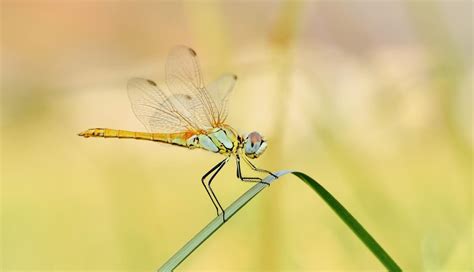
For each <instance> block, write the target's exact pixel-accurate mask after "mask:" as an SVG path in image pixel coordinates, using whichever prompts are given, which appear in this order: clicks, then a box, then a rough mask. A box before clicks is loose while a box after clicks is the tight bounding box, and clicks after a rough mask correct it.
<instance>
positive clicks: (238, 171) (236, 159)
mask: <svg viewBox="0 0 474 272" xmlns="http://www.w3.org/2000/svg"><path fill="white" fill-rule="evenodd" d="M235 161H236V163H237V178H239V179H240V180H241V181H245V182H261V183H264V184H267V185H270V183H268V182H265V181H262V179H261V178H259V177H244V176H242V171H241V169H240V156H239V155H238V154H237V155H235Z"/></svg>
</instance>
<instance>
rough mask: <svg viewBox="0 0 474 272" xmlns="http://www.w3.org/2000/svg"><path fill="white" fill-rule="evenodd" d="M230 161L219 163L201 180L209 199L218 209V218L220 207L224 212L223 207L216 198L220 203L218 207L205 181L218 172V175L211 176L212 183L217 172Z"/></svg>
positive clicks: (225, 160)
mask: <svg viewBox="0 0 474 272" xmlns="http://www.w3.org/2000/svg"><path fill="white" fill-rule="evenodd" d="M228 159H229V158H226V159H224V160H223V161H221V162H219V163H218V164H216V165H215V166H214V167H212V169H211V170H209V171H208V172H207V173H206V174H204V176H203V177H202V178H201V183H202V186H204V189H206V193H207V195H208V196H209V198H210V199H211V201H212V204H213V205H214V207H215V208H216V211H217V215H218V216H219V207H220V208H221V210H222V207H221V205H220V203H219V201H217V198H216V201H217V203H219V207H217V204H216V201H214V198H212V196H211V193H210V192H209V189H210V188H209V189H207V186H206V183H205V182H204V181H205V179H206V178H207V176H209V175H210V174H211V173H212V172H216V173H214V175H212V176H211V179H210V181H212V179H214V177H215V176H216V174H217V172H219V171H220V169H221V168H222V167H223V166H224V164H225V163H226V162H227V161H228ZM209 183H210V182H209ZM211 191H212V189H211ZM212 194H213V195H214V197H215V194H214V192H212ZM222 211H223V210H222Z"/></svg>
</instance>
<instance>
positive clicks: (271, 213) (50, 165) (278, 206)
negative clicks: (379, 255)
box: [1, 1, 473, 271]
mask: <svg viewBox="0 0 474 272" xmlns="http://www.w3.org/2000/svg"><path fill="white" fill-rule="evenodd" d="M1 16H2V17H1V23H2V33H1V34H2V40H1V41H2V42H1V64H2V66H1V69H2V85H1V88H2V96H1V99H2V100H1V113H2V130H1V131H2V134H1V136H2V146H1V155H2V156H1V178H2V180H1V181H2V183H1V185H2V187H1V192H2V195H1V200H2V202H1V204H2V207H1V208H2V209H1V210H2V221H1V228H2V232H1V233H2V242H1V245H2V246H1V250H2V264H1V268H2V270H4V271H18V270H30V269H32V270H42V271H50V270H58V271H59V270H96V271H103V270H108V271H116V270H124V271H125V270H126V271H153V270H154V269H156V268H157V267H159V265H161V264H162V263H163V262H164V261H165V260H167V258H169V257H170V256H171V255H172V254H174V253H175V251H176V250H178V249H179V248H180V247H181V246H182V245H183V244H184V243H185V242H186V241H188V240H189V239H190V238H191V237H192V236H193V235H194V234H195V233H196V232H197V231H198V230H200V229H201V228H202V227H203V226H204V225H205V224H207V222H208V221H210V219H211V218H213V217H214V216H215V211H214V208H213V207H212V205H211V202H210V201H209V199H208V197H207V194H206V193H205V191H204V189H203V188H202V185H201V183H200V178H201V176H202V175H203V174H204V173H205V172H206V171H207V170H209V168H210V167H211V166H213V165H214V164H216V163H217V162H218V161H219V160H221V157H219V156H218V155H215V154H211V153H208V152H204V151H188V150H185V149H181V148H175V147H171V146H166V145H161V144H157V143H152V142H143V141H132V140H117V139H107V140H105V139H83V138H80V137H77V136H76V133H78V132H80V131H82V130H84V129H87V128H91V127H110V128H120V129H129V130H144V128H143V127H142V126H141V124H140V123H139V121H138V120H137V119H136V118H135V116H134V115H133V113H132V111H131V109H130V105H129V101H128V97H127V93H126V82H127V80H128V79H129V78H131V77H134V76H141V77H148V78H151V79H154V80H156V81H157V82H159V83H160V82H161V86H164V84H163V79H164V61H165V59H166V55H167V53H168V51H169V49H170V48H172V47H173V46H175V45H177V44H185V45H188V46H190V47H192V48H194V49H195V50H196V52H197V53H198V55H199V57H200V60H201V65H202V67H203V73H204V77H205V81H206V82H210V81H211V80H213V79H215V78H216V77H217V76H218V75H219V74H221V73H224V72H233V73H235V74H237V75H238V77H239V81H238V83H237V85H236V87H235V89H234V93H233V96H232V99H231V103H230V115H229V119H228V123H230V124H232V125H233V126H234V127H235V128H237V129H239V130H240V131H241V132H242V133H244V132H250V131H252V130H258V131H260V132H261V133H262V134H263V135H265V136H266V138H267V139H268V141H269V148H268V150H267V151H266V153H265V154H264V155H263V156H262V157H261V158H259V159H258V160H257V161H255V163H256V164H257V165H258V166H260V167H262V168H267V169H271V170H279V169H296V170H300V171H303V172H305V173H307V174H308V175H310V176H312V177H313V178H315V179H317V180H318V181H319V182H320V183H322V184H323V185H324V186H325V187H326V188H327V189H328V190H329V191H330V192H332V193H333V194H334V195H335V196H336V198H338V199H339V200H340V201H341V202H342V203H343V204H344V205H345V206H346V207H347V208H348V209H349V211H351V212H352V213H353V215H354V216H355V217H356V218H357V219H358V220H359V221H360V222H361V223H362V224H363V225H364V226H365V227H366V228H367V230H368V231H369V232H370V233H372V234H373V235H374V237H375V238H376V239H377V240H378V241H379V242H380V243H381V244H382V246H383V247H384V248H385V249H386V250H387V251H388V252H389V253H390V254H391V255H392V257H393V258H394V259H395V260H396V261H397V262H398V263H399V264H400V265H401V266H402V267H403V268H405V269H406V270H413V271H415V270H451V271H463V270H469V269H472V242H473V240H472V231H473V229H472V167H473V164H472V154H473V153H472V151H473V134H472V124H473V123H472V101H473V99H472V78H473V67H472V46H473V44H472V33H473V32H472V3H471V1H437V2H435V1H416V2H413V1H383V2H378V1H354V2H352V1H351V2H339V1H337V2H332V1H315V2H310V1H308V2H296V1H293V2H283V1H271V2H270V1H261V2H253V3H252V2H246V1H245V2H225V3H223V2H204V1H188V2H180V3H172V2H129V1H68V2H59V1H50V2H46V1H2V2H1ZM214 186H215V187H214V188H215V190H216V192H217V193H218V195H219V196H220V199H221V201H222V202H223V203H224V205H228V204H229V203H230V202H231V201H233V200H234V199H235V198H236V197H238V196H239V195H240V194H241V193H243V192H244V191H246V190H247V189H248V188H249V187H250V186H251V185H249V184H243V183H241V182H239V181H238V180H237V179H236V178H235V166H234V165H233V164H229V166H226V168H224V170H223V171H222V172H221V174H220V175H219V176H218V178H217V180H216V181H215V185H214ZM381 269H382V266H381V265H380V264H379V263H378V261H377V260H376V259H375V258H374V257H373V256H372V255H371V253H370V252H369V251H368V250H367V249H366V248H365V247H364V245H363V244H362V243H361V242H360V241H359V240H358V239H357V238H356V237H355V236H354V235H353V234H352V233H351V232H350V230H349V229H348V228H347V227H346V226H345V225H344V224H343V223H342V222H341V221H340V219H339V218H337V217H336V216H335V214H334V213H333V212H332V211H331V210H330V209H329V208H328V207H327V206H326V205H325V204H324V203H323V202H322V201H321V200H320V199H319V198H318V197H317V196H316V194H314V192H312V191H311V190H310V189H309V187H307V186H306V185H304V184H303V183H302V182H300V181H298V180H297V179H296V178H295V177H291V176H286V177H284V178H282V179H281V180H280V181H278V182H277V183H276V184H275V185H273V186H271V187H270V188H269V189H268V190H266V191H264V192H263V193H262V194H260V195H259V196H258V197H257V198H256V199H254V200H253V201H252V202H251V203H250V204H249V205H248V206H246V207H245V208H244V209H243V210H242V211H241V212H240V213H239V214H237V216H235V217H233V218H232V220H230V221H229V222H228V224H226V225H225V226H224V227H223V228H221V229H220V230H219V231H218V232H217V233H216V234H215V235H214V236H213V237H212V238H211V239H210V240H208V241H207V242H206V243H205V244H203V245H202V247H200V248H199V249H198V250H197V251H196V252H194V253H193V254H192V255H191V257H190V258H189V259H187V260H186V261H185V262H184V263H183V264H182V265H181V266H180V270H183V271H188V270H196V271H199V270H201V271H262V270H268V271H276V270H285V271H298V270H306V271H311V270H328V271H336V270H339V271H340V270H381Z"/></svg>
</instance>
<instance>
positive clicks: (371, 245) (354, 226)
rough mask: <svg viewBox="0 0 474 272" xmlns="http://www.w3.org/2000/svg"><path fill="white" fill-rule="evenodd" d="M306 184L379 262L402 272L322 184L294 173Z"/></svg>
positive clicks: (302, 174)
mask: <svg viewBox="0 0 474 272" xmlns="http://www.w3.org/2000/svg"><path fill="white" fill-rule="evenodd" d="M293 174H294V175H295V176H297V177H299V178H300V179H301V180H302V181H304V183H306V184H308V185H309V186H310V187H311V188H312V189H313V190H314V191H316V193H318V195H319V196H320V197H321V198H322V199H323V200H324V201H325V202H326V203H327V204H328V205H329V207H331V209H332V210H333V211H334V212H335V213H336V214H337V215H338V216H339V218H341V219H342V221H344V223H346V225H347V226H348V227H349V228H350V229H351V230H352V231H353V232H354V233H355V235H357V237H359V239H360V240H361V241H362V242H363V243H364V244H365V245H366V246H367V248H368V249H369V250H370V251H372V253H373V254H374V255H375V257H377V259H379V261H380V262H381V263H382V264H383V265H384V266H385V268H387V269H388V270H389V271H402V270H401V268H400V267H399V266H398V265H397V263H395V261H394V260H393V259H392V258H391V257H390V255H388V253H387V252H386V251H385V250H384V249H383V248H382V247H381V246H380V245H379V243H377V241H375V239H374V238H373V237H372V236H371V235H370V234H369V233H368V232H367V231H366V230H365V229H364V227H362V225H361V224H360V223H359V222H358V221H357V220H356V219H355V218H354V217H353V216H352V215H351V214H350V213H349V212H348V211H347V210H346V208H344V206H342V204H341V203H339V201H337V200H336V199H335V198H334V197H333V196H332V195H331V194H330V193H329V192H328V191H326V189H324V187H323V186H321V184H319V183H318V182H317V181H315V180H314V179H312V178H311V177H309V176H307V175H306V174H304V173H301V172H293Z"/></svg>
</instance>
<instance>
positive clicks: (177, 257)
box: [158, 170, 401, 271]
mask: <svg viewBox="0 0 474 272" xmlns="http://www.w3.org/2000/svg"><path fill="white" fill-rule="evenodd" d="M289 173H293V174H294V175H295V176H297V177H299V178H300V179H301V180H302V181H304V182H305V183H306V184H308V185H309V186H310V187H311V188H312V189H313V190H315V191H316V193H318V194H319V196H321V198H322V199H323V200H324V201H325V202H326V203H327V204H328V205H329V206H330V207H331V209H332V210H333V211H334V212H335V213H336V214H337V215H338V216H339V217H340V218H341V219H342V220H343V221H344V223H346V225H347V226H349V228H350V229H351V230H352V231H353V232H354V233H355V234H356V235H357V237H359V239H360V240H362V242H363V243H364V244H365V245H366V246H367V247H368V248H369V250H370V251H372V253H373V254H374V255H375V256H376V257H377V258H378V259H379V261H380V262H381V263H382V264H383V265H384V266H385V267H386V268H387V269H388V270H389V271H401V269H400V267H399V266H398V265H397V264H396V263H395V261H393V259H392V258H391V257H390V256H389V255H388V253H387V252H386V251H385V250H384V249H383V248H382V247H381V246H380V245H379V244H378V243H377V241H375V239H374V238H373V237H372V236H371V235H370V234H369V233H368V232H367V231H366V230H365V229H364V228H363V227H362V225H361V224H360V223H359V222H358V221H357V220H356V219H355V218H354V217H353V216H352V215H351V214H350V213H349V212H348V211H347V210H346V209H345V208H344V207H343V206H342V205H341V204H340V203H339V202H338V201H337V200H336V199H335V198H334V197H333V196H332V195H331V194H330V193H329V192H328V191H326V189H324V188H323V187H322V186H321V185H320V184H319V183H318V182H316V181H315V180H313V179H312V178H310V177H309V176H307V175H305V174H303V173H301V172H292V171H289V170H283V171H279V172H276V173H275V175H276V176H278V177H281V176H283V175H286V174H289ZM275 180H276V179H275V177H273V176H271V175H269V176H267V177H266V178H265V179H263V181H264V182H266V183H269V184H271V183H273V182H274V181H275ZM267 186H268V185H266V184H264V183H257V184H255V185H254V186H253V187H252V188H250V189H249V190H248V191H247V192H245V193H244V194H243V195H241V196H240V197H239V198H238V199H237V200H236V201H234V202H233V203H232V204H231V205H230V206H229V207H228V208H227V209H225V214H226V219H227V220H229V219H230V218H231V217H232V216H233V215H234V214H236V213H237V212H238V211H239V210H240V209H241V208H242V207H243V206H245V204H247V203H248V202H249V201H250V200H251V199H252V198H253V197H255V196H256V195H257V194H258V193H259V192H260V191H262V190H263V189H265V188H266V187H267ZM227 220H226V221H227ZM224 223H225V222H224V220H223V218H222V215H221V216H218V217H216V218H214V219H213V220H212V221H211V222H209V224H207V226H205V227H204V228H203V229H202V230H201V231H200V232H198V233H197V234H196V235H195V236H194V237H193V238H192V239H191V240H189V242H187V243H186V244H185V245H184V246H183V247H182V248H181V249H180V250H178V252H176V253H175V254H174V255H173V256H172V257H171V258H170V259H169V260H168V261H167V262H166V263H164V264H163V265H162V266H161V267H160V268H159V269H158V271H173V270H174V269H175V268H176V267H177V266H178V265H179V264H180V263H182V262H183V261H184V260H185V259H186V258H187V257H188V256H189V255H191V253H193V251H194V250H196V249H197V248H198V247H199V246H200V245H201V244H202V243H203V242H204V241H206V240H207V238H209V237H210V236H211V235H212V234H213V233H214V232H215V231H216V230H218V229H219V228H220V227H221V226H222V225H223V224H224Z"/></svg>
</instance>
